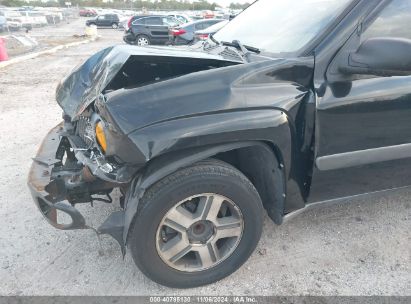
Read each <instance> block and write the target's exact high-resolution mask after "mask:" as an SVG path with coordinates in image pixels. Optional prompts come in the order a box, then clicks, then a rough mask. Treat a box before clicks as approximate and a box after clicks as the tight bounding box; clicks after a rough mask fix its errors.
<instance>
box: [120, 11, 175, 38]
mask: <svg viewBox="0 0 411 304" xmlns="http://www.w3.org/2000/svg"><path fill="white" fill-rule="evenodd" d="M180 24H181V22H180V21H179V20H177V19H176V18H174V17H171V16H162V15H150V16H134V17H132V18H130V20H129V22H128V30H127V31H126V33H125V35H124V37H123V40H124V41H125V42H126V43H128V44H136V45H148V44H166V43H167V42H168V41H169V29H170V28H172V27H175V26H178V25H180Z"/></svg>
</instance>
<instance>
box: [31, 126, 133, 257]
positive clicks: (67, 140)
mask: <svg viewBox="0 0 411 304" xmlns="http://www.w3.org/2000/svg"><path fill="white" fill-rule="evenodd" d="M87 130H90V125H85V124H84V122H80V121H77V122H76V124H72V123H70V122H64V123H60V124H59V125H57V126H56V127H55V128H53V129H52V130H50V132H49V133H48V134H47V136H46V137H45V138H44V140H43V143H42V145H41V146H40V148H39V150H38V153H37V155H36V157H35V158H33V164H32V166H31V169H30V172H29V178H28V186H29V188H30V191H31V194H32V196H33V199H34V202H35V204H36V205H37V207H38V208H39V210H40V211H41V213H42V214H43V216H44V217H45V218H46V219H47V221H48V222H49V223H50V224H51V225H52V226H54V227H55V228H58V229H62V230H74V229H93V230H94V228H92V227H90V226H88V225H87V224H86V221H85V219H84V217H83V216H82V215H81V213H80V212H79V211H78V210H77V209H76V208H75V205H76V204H79V203H91V204H92V205H93V203H94V202H96V201H99V202H105V203H111V202H112V199H111V196H110V193H111V192H112V190H113V189H114V188H117V187H119V188H120V189H125V187H127V184H128V183H129V181H130V180H131V178H132V176H133V174H134V173H135V171H136V168H135V167H131V166H127V165H125V164H120V163H117V162H115V161H114V160H110V161H109V160H106V158H105V157H104V155H103V154H102V152H101V149H99V148H98V147H97V145H96V144H95V141H94V140H90V141H89V142H86V141H84V140H83V139H82V137H83V138H87V136H90V135H91V132H90V131H87ZM87 132H89V133H87ZM90 138H93V137H90ZM120 204H121V205H123V204H124V198H123V196H122V197H121V198H120ZM122 213H123V212H122V211H119V212H115V213H112V214H111V215H110V216H109V218H108V219H107V220H106V221H105V222H104V223H103V225H101V226H100V227H99V228H98V229H97V232H98V233H99V234H109V235H111V236H113V237H114V238H115V239H116V240H117V241H118V242H119V244H120V245H121V248H122V251H123V253H124V250H125V248H124V245H123V242H122V232H123V221H124V219H123V218H124V216H123V214H122Z"/></svg>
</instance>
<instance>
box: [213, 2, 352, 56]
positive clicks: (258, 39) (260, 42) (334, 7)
mask: <svg viewBox="0 0 411 304" xmlns="http://www.w3.org/2000/svg"><path fill="white" fill-rule="evenodd" d="M351 1H352V0H299V1H290V0H259V1H257V2H255V3H254V4H253V5H251V6H250V7H249V8H248V9H246V10H245V11H244V12H243V13H241V14H239V15H238V16H237V17H235V18H234V19H233V20H232V21H231V22H229V23H228V24H227V25H226V26H225V27H223V28H222V29H221V30H220V31H218V32H217V34H215V35H214V38H215V39H216V40H218V41H227V42H232V41H233V40H239V41H241V43H242V44H244V45H247V46H252V47H256V48H258V49H260V50H261V51H266V52H270V53H293V52H296V51H298V50H300V49H301V48H302V47H303V46H304V45H306V44H307V43H308V42H309V41H311V40H312V39H314V38H315V37H316V36H317V35H318V34H320V33H321V32H322V31H323V30H324V29H325V28H326V27H327V26H328V25H329V24H330V23H331V22H332V21H333V20H335V19H336V18H337V17H338V16H339V15H340V14H341V13H342V11H343V10H344V9H345V8H346V7H347V5H348V4H349V3H350V2H351Z"/></svg>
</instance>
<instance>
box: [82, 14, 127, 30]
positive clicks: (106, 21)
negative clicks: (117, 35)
mask: <svg viewBox="0 0 411 304" xmlns="http://www.w3.org/2000/svg"><path fill="white" fill-rule="evenodd" d="M119 23H120V19H119V18H118V15H116V14H104V15H99V16H97V17H96V18H94V19H90V20H87V21H86V25H87V26H90V25H96V26H98V27H112V28H114V29H116V28H118V25H119Z"/></svg>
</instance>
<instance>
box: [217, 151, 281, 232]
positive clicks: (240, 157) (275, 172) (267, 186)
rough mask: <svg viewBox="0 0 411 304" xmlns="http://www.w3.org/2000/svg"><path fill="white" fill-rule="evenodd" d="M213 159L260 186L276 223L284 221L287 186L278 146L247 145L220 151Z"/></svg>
mask: <svg viewBox="0 0 411 304" xmlns="http://www.w3.org/2000/svg"><path fill="white" fill-rule="evenodd" d="M213 158H216V159H219V160H222V161H224V162H226V163H229V164H230V165H232V166H234V167H235V168H237V169H238V170H239V171H241V172H242V173H243V174H244V175H245V176H246V177H247V178H248V179H249V180H250V181H251V183H253V185H254V187H255V188H256V189H257V191H258V193H259V195H260V198H261V200H262V202H263V205H264V208H265V209H266V210H267V213H268V215H269V216H270V218H271V219H272V220H273V221H274V222H275V223H276V224H281V223H282V217H283V215H284V203H285V193H286V187H285V178H284V172H283V168H282V162H281V156H280V155H279V153H278V152H277V151H276V150H275V147H272V149H270V148H269V147H268V146H267V148H265V147H263V146H251V147H245V148H240V149H236V150H232V151H228V152H223V153H219V154H217V155H215V156H214V157H213Z"/></svg>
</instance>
